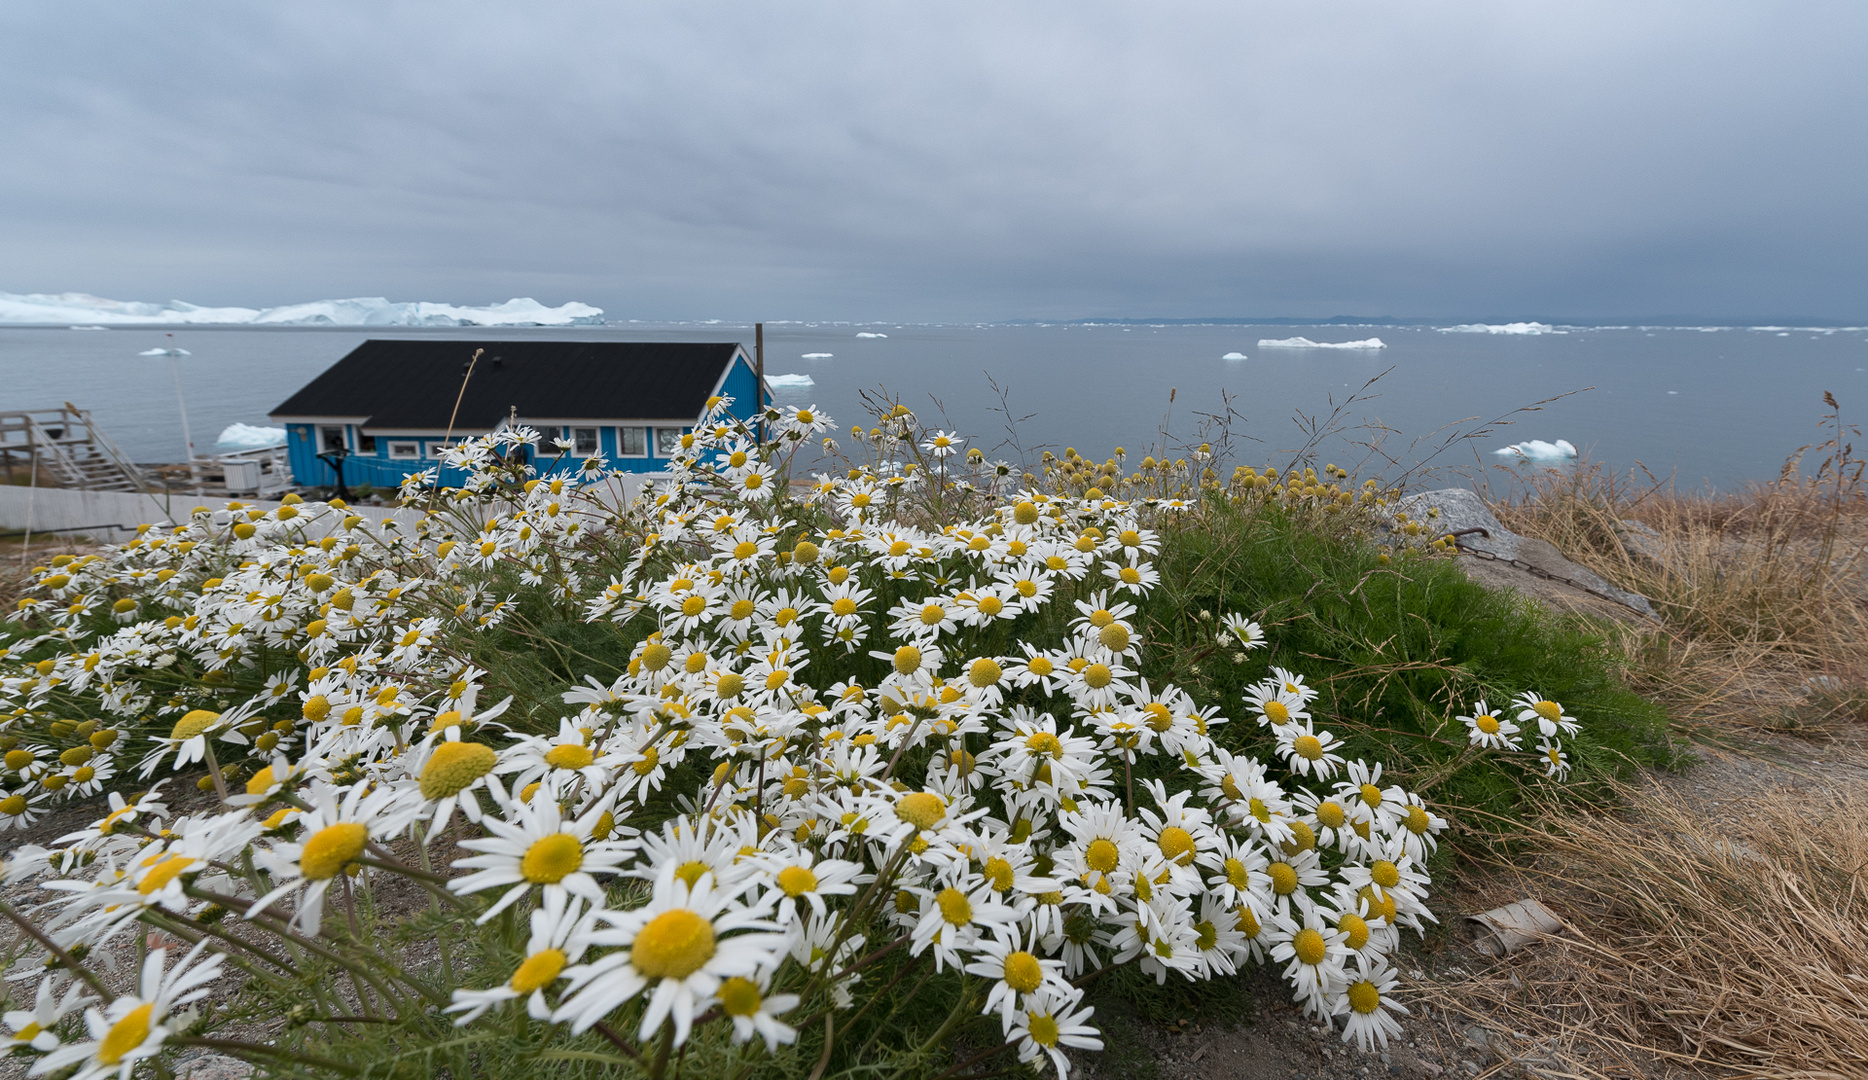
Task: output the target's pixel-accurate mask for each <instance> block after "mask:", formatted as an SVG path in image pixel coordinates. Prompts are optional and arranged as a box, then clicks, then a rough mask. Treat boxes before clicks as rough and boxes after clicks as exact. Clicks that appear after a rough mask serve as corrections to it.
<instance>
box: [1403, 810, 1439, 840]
mask: <svg viewBox="0 0 1868 1080" xmlns="http://www.w3.org/2000/svg"><path fill="white" fill-rule="evenodd" d="M1403 824H1404V825H1406V826H1407V831H1408V832H1411V833H1413V834H1414V835H1415V836H1419V835H1421V834H1422V833H1425V832H1426V831H1427V830H1428V829H1430V828H1432V827H1433V821H1432V820H1431V819H1429V818H1428V817H1427V811H1426V810H1425V809H1423V808H1421V807H1418V806H1410V807H1408V808H1407V820H1406V821H1405V822H1403Z"/></svg>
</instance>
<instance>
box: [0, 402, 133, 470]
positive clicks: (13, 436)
mask: <svg viewBox="0 0 1868 1080" xmlns="http://www.w3.org/2000/svg"><path fill="white" fill-rule="evenodd" d="M0 463H3V464H4V467H5V469H6V476H7V480H8V482H15V481H14V470H15V469H16V468H24V469H26V470H28V472H27V475H28V476H29V477H30V476H32V475H33V472H32V470H37V473H38V479H39V480H40V481H43V480H45V479H51V480H53V481H55V482H56V483H57V484H58V486H60V487H65V488H73V489H76V490H79V491H148V490H149V480H148V478H147V477H146V476H145V475H144V473H143V470H142V469H140V468H138V467H137V466H136V465H135V463H133V462H131V461H130V459H129V458H128V457H126V456H125V455H124V453H123V451H121V450H119V449H118V448H117V444H116V443H113V442H111V441H110V437H109V436H107V435H105V434H104V433H103V432H102V431H99V430H98V428H97V425H96V424H95V423H93V422H92V421H91V414H90V412H89V411H88V410H85V409H80V408H78V407H77V406H76V405H73V404H72V403H71V402H69V401H67V402H65V407H64V408H62V409H37V410H31V411H25V412H0Z"/></svg>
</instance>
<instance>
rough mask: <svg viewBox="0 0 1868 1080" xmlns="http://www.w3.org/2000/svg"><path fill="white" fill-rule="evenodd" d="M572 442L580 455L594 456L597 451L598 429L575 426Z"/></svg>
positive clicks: (575, 451) (572, 431)
mask: <svg viewBox="0 0 1868 1080" xmlns="http://www.w3.org/2000/svg"><path fill="white" fill-rule="evenodd" d="M571 443H572V445H573V447H574V451H573V452H574V453H576V454H577V455H578V456H579V457H593V456H595V455H596V453H597V429H596V428H593V427H574V428H572V429H571Z"/></svg>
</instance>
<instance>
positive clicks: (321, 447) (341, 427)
mask: <svg viewBox="0 0 1868 1080" xmlns="http://www.w3.org/2000/svg"><path fill="white" fill-rule="evenodd" d="M349 426H350V425H348V424H319V425H318V426H317V428H316V429H315V430H316V431H317V433H318V441H317V442H316V443H315V444H314V445H316V446H317V448H318V453H320V454H334V453H336V452H337V450H336V448H334V447H332V446H330V445H329V444H327V443H326V442H325V436H326V435H328V434H329V433H331V432H333V431H335V432H337V440H338V446H341V447H342V448H343V449H345V450H348V449H350V432H349V430H348V429H349Z"/></svg>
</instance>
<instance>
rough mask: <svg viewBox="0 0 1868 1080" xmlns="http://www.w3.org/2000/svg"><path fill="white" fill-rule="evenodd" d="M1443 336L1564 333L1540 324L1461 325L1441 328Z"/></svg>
mask: <svg viewBox="0 0 1868 1080" xmlns="http://www.w3.org/2000/svg"><path fill="white" fill-rule="evenodd" d="M1440 332H1441V333H1442V334H1561V333H1563V331H1561V330H1559V329H1557V328H1556V327H1554V326H1551V325H1550V324H1549V323H1540V322H1512V323H1476V322H1475V323H1460V324H1459V325H1458V326H1442V327H1440Z"/></svg>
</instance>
